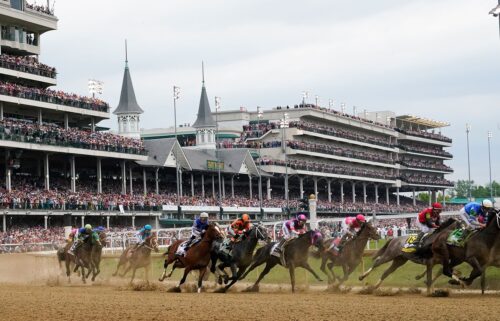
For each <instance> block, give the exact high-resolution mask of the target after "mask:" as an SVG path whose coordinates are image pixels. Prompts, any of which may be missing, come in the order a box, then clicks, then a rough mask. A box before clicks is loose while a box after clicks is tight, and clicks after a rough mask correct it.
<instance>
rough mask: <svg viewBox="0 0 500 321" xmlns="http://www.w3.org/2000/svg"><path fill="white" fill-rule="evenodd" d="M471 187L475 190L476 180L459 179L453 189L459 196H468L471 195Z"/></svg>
mask: <svg viewBox="0 0 500 321" xmlns="http://www.w3.org/2000/svg"><path fill="white" fill-rule="evenodd" d="M469 187H470V188H471V191H474V181H470V182H469V181H467V180H458V181H457V184H456V185H455V188H454V190H453V192H454V195H455V196H456V197H457V198H467V197H469Z"/></svg>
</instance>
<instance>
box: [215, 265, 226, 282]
mask: <svg viewBox="0 0 500 321" xmlns="http://www.w3.org/2000/svg"><path fill="white" fill-rule="evenodd" d="M225 268H226V265H225V263H224V262H222V263H221V264H219V265H217V268H216V270H215V275H216V276H217V283H219V284H222V278H224V281H225V283H226V284H227V282H228V280H229V275H228V274H227V273H226V270H225Z"/></svg>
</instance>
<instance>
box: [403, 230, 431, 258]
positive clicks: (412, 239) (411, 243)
mask: <svg viewBox="0 0 500 321" xmlns="http://www.w3.org/2000/svg"><path fill="white" fill-rule="evenodd" d="M426 235H427V234H426ZM426 235H424V236H423V237H422V239H423V238H424V237H425V236H426ZM418 243H420V242H419V239H418V234H411V235H410V236H408V238H407V239H406V242H405V244H404V245H403V248H402V249H401V250H402V251H403V252H406V253H412V252H415V251H416V249H417V247H418Z"/></svg>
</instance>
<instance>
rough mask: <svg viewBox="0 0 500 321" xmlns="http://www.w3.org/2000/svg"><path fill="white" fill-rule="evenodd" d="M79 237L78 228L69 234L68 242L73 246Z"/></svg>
mask: <svg viewBox="0 0 500 321" xmlns="http://www.w3.org/2000/svg"><path fill="white" fill-rule="evenodd" d="M77 236H78V229H77V228H74V229H71V232H69V235H68V239H67V240H66V242H67V243H68V244H69V243H71V244H72V243H73V242H74V241H75V239H76V237H77Z"/></svg>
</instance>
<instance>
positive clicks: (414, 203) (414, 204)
mask: <svg viewBox="0 0 500 321" xmlns="http://www.w3.org/2000/svg"><path fill="white" fill-rule="evenodd" d="M412 194H413V206H416V205H417V195H416V194H415V188H413V190H412Z"/></svg>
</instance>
